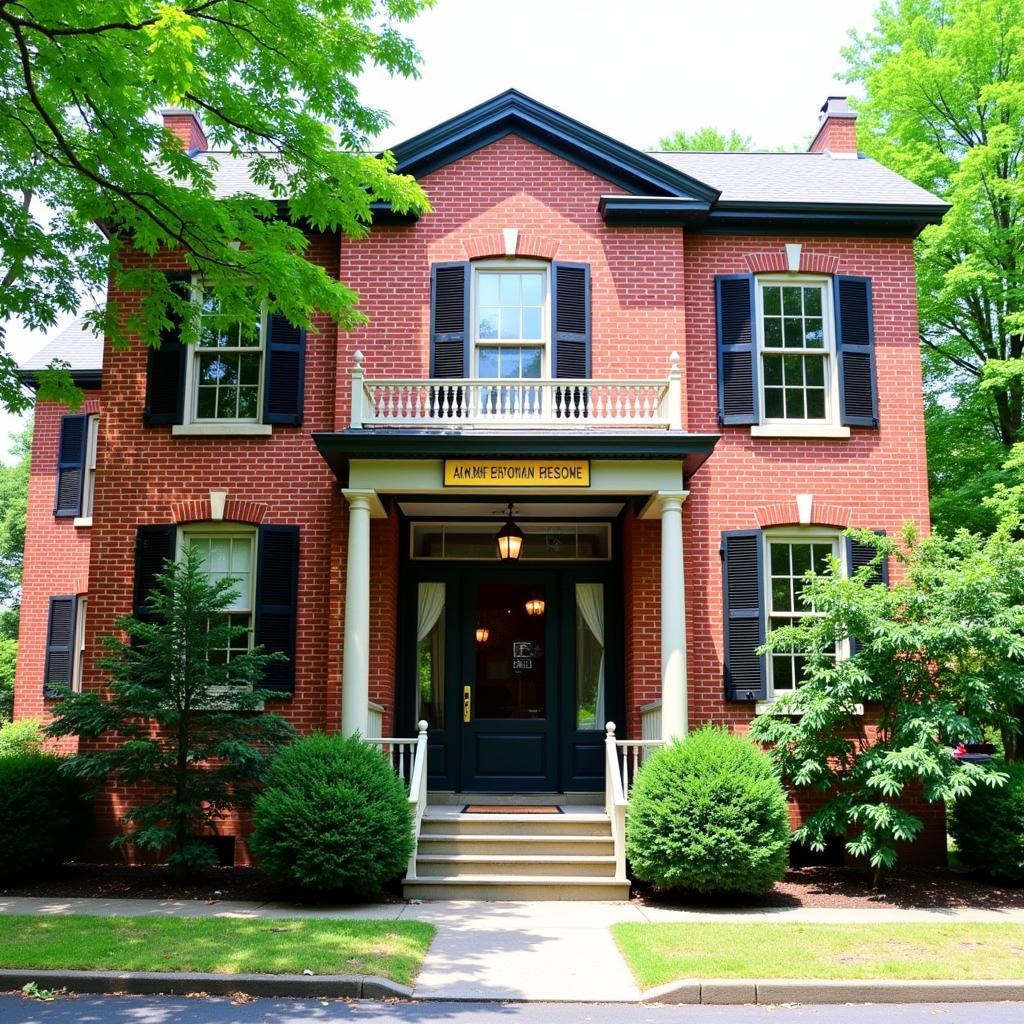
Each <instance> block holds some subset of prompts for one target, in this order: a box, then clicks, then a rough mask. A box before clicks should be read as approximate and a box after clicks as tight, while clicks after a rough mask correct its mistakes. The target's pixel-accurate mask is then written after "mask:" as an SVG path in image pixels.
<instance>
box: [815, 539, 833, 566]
mask: <svg viewBox="0 0 1024 1024" xmlns="http://www.w3.org/2000/svg"><path fill="white" fill-rule="evenodd" d="M831 554H832V545H831V544H813V545H812V546H811V558H812V565H813V567H814V571H815V572H816V573H823V572H825V571H826V570H827V569H828V560H829V556H830V555H831Z"/></svg>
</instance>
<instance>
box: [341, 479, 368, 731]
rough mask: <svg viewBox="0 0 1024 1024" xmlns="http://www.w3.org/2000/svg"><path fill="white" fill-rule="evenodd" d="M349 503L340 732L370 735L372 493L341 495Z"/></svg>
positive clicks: (346, 493) (348, 491) (346, 492)
mask: <svg viewBox="0 0 1024 1024" xmlns="http://www.w3.org/2000/svg"><path fill="white" fill-rule="evenodd" d="M342 493H343V494H344V495H345V497H346V498H347V499H348V559H347V566H346V571H345V637H344V656H343V659H342V669H341V732H342V735H343V736H351V735H352V734H353V733H354V732H358V733H359V734H360V735H361V736H365V735H366V734H367V727H368V724H369V701H370V509H371V507H372V506H371V500H372V498H373V491H354V490H351V491H350V490H346V491H342Z"/></svg>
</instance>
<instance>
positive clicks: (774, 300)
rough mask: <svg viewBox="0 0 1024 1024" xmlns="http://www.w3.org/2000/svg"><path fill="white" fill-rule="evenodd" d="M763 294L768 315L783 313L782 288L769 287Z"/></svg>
mask: <svg viewBox="0 0 1024 1024" xmlns="http://www.w3.org/2000/svg"><path fill="white" fill-rule="evenodd" d="M763 294H764V311H765V313H766V314H767V315H768V316H779V315H780V314H781V313H782V289H781V288H776V287H767V288H765V289H764V293H763Z"/></svg>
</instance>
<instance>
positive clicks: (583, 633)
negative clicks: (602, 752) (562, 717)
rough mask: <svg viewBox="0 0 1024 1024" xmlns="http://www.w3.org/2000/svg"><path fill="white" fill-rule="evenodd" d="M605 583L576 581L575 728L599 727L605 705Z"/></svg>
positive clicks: (603, 715) (601, 722)
mask: <svg viewBox="0 0 1024 1024" xmlns="http://www.w3.org/2000/svg"><path fill="white" fill-rule="evenodd" d="M604 629H605V625H604V586H603V584H600V583H577V584H576V728H577V729H600V728H602V727H603V724H604V722H603V719H604V717H605V708H604V689H605V687H604Z"/></svg>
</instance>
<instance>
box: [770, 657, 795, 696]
mask: <svg viewBox="0 0 1024 1024" xmlns="http://www.w3.org/2000/svg"><path fill="white" fill-rule="evenodd" d="M772 686H773V687H774V688H775V690H777V691H780V690H792V689H793V659H792V657H791V656H790V655H788V654H775V655H772Z"/></svg>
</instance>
